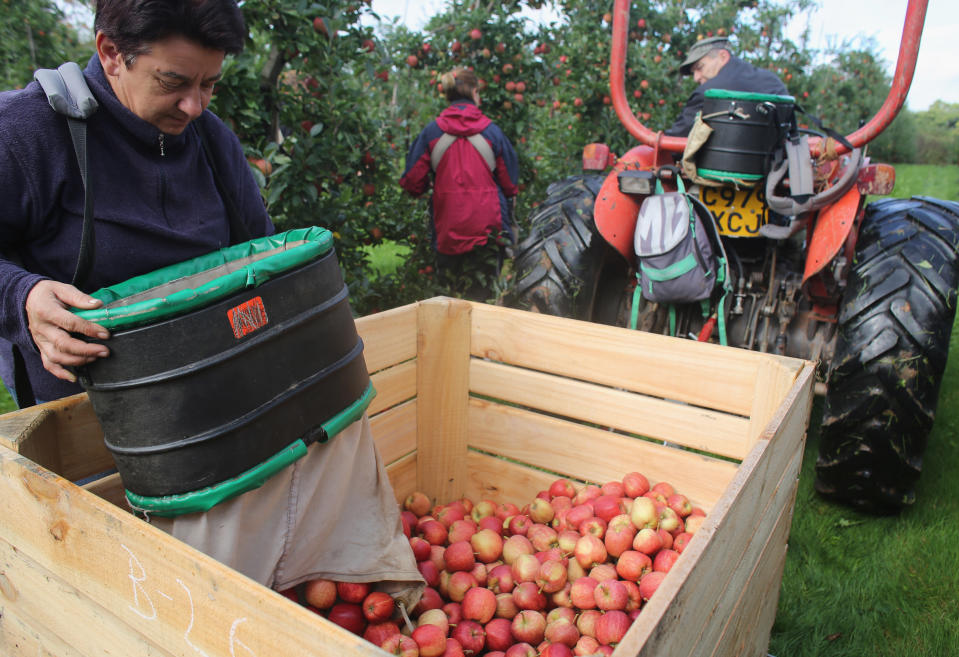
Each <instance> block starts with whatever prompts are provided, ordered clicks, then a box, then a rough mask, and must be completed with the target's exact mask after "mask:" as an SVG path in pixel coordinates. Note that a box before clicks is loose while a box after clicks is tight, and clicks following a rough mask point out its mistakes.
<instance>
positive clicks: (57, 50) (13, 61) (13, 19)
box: [0, 0, 93, 89]
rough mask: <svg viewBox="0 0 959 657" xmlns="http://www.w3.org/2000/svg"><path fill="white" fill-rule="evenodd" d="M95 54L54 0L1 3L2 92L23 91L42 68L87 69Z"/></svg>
mask: <svg viewBox="0 0 959 657" xmlns="http://www.w3.org/2000/svg"><path fill="white" fill-rule="evenodd" d="M91 27H92V26H91ZM92 53H93V47H92V46H91V45H90V44H88V43H84V42H83V39H82V38H81V37H80V35H79V34H78V33H77V29H76V27H75V26H73V25H71V23H70V21H69V20H68V18H67V16H66V15H65V13H64V12H63V10H62V9H61V8H60V6H59V5H58V3H56V2H53V0H31V2H22V1H20V0H2V1H0V89H14V88H16V89H19V88H21V87H23V86H24V85H26V84H27V83H28V82H30V80H32V79H33V72H34V71H35V70H36V69H38V68H56V67H58V66H59V65H60V64H62V63H64V62H66V61H76V62H78V63H79V64H80V66H81V67H82V66H85V65H86V61H87V59H88V58H89V57H90V55H91V54H92Z"/></svg>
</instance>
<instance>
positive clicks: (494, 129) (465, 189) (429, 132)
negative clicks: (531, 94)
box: [400, 100, 519, 255]
mask: <svg viewBox="0 0 959 657" xmlns="http://www.w3.org/2000/svg"><path fill="white" fill-rule="evenodd" d="M443 133H449V134H451V135H454V136H457V137H468V136H470V135H475V134H480V135H482V136H483V138H484V139H486V141H487V142H489V144H490V147H491V148H492V150H493V155H494V158H495V162H496V164H495V167H494V169H493V170H492V171H490V169H489V167H488V166H487V164H486V161H485V160H484V159H483V157H482V155H480V153H479V151H477V150H476V148H475V147H474V146H473V144H471V143H470V142H469V141H467V140H466V139H457V140H456V141H454V142H453V143H452V145H450V147H449V148H448V149H447V150H446V153H444V154H443V158H442V159H441V160H440V161H439V164H438V165H437V167H436V171H435V172H433V171H432V167H431V165H430V157H431V154H432V152H433V148H434V147H435V146H436V142H437V141H439V139H440V137H442V136H443ZM430 181H432V182H433V199H432V203H431V206H430V214H431V218H432V230H433V244H434V246H435V248H436V250H437V251H439V252H440V253H444V254H449V255H456V254H460V253H466V252H468V251H471V250H473V249H474V248H475V247H476V246H478V245H480V244H485V243H486V242H487V240H488V239H489V234H490V233H491V232H496V231H499V230H502V231H504V232H506V233H507V234H509V235H510V237H511V238H515V234H514V232H513V226H512V221H511V218H510V216H509V206H508V205H507V201H506V199H507V198H509V197H513V196H516V193H517V191H518V190H517V187H516V185H517V183H518V181H519V165H518V162H517V158H516V152H515V151H514V150H513V146H512V144H510V142H509V139H507V138H506V135H504V134H503V131H502V130H500V129H499V127H498V126H497V125H496V124H495V123H493V122H492V121H491V120H490V119H489V118H488V117H487V116H485V115H484V114H483V113H482V112H481V111H480V110H479V108H478V107H476V105H475V104H473V103H472V102H471V101H466V100H457V101H455V102H453V103H452V104H451V105H450V106H449V107H447V108H446V109H445V110H443V112H442V113H441V114H440V115H439V116H438V117H437V118H436V120H435V121H431V122H430V124H429V125H427V126H426V127H425V128H424V129H423V131H422V132H421V133H420V135H419V136H418V137H417V138H416V141H415V142H413V146H412V147H411V148H410V152H409V154H407V156H406V171H405V172H404V173H403V177H402V178H400V186H401V187H402V188H403V189H405V190H406V191H407V192H409V193H410V194H411V195H413V196H420V195H422V194H423V193H424V192H426V190H427V189H429V187H430Z"/></svg>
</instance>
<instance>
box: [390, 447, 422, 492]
mask: <svg viewBox="0 0 959 657" xmlns="http://www.w3.org/2000/svg"><path fill="white" fill-rule="evenodd" d="M386 473H387V474H388V475H389V477H390V484H391V485H392V486H393V494H394V495H395V496H396V501H397V503H402V502H403V500H405V499H406V498H407V496H408V495H409V494H410V493H412V492H413V491H415V490H416V453H415V452H414V453H412V454H408V455H406V456H404V457H403V458H401V459H400V460H398V461H394V462H393V463H391V464H390V465H388V466H386Z"/></svg>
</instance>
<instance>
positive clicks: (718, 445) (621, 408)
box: [470, 358, 782, 460]
mask: <svg viewBox="0 0 959 657" xmlns="http://www.w3.org/2000/svg"><path fill="white" fill-rule="evenodd" d="M470 391H471V392H473V393H475V394H480V395H487V396H491V397H496V398H497V399H502V400H504V401H507V402H511V403H514V404H520V405H522V406H528V407H531V408H536V409H540V410H543V411H546V412H549V413H555V414H557V415H564V416H567V417H571V418H575V419H577V420H582V421H584V422H592V423H594V424H601V425H603V426H608V427H613V428H616V429H619V430H621V431H627V432H632V433H638V432H642V434H643V435H644V436H646V437H648V438H655V439H657V440H668V441H669V442H671V443H675V444H678V445H683V446H684V447H691V448H693V449H698V450H703V451H708V452H711V453H713V454H718V455H720V456H726V457H730V458H734V459H737V460H742V459H743V457H745V456H746V454H747V453H748V452H749V448H750V447H751V446H752V443H753V442H755V441H750V440H749V435H748V433H747V429H748V428H749V420H747V419H746V418H743V417H739V416H737V415H729V414H728V413H720V412H718V411H712V410H708V409H704V408H699V407H696V406H690V405H688V404H682V403H679V402H672V401H665V400H662V399H658V398H654V397H648V396H646V395H640V394H637V393H632V392H626V391H623V390H616V389H613V388H607V387H605V386H600V385H596V384H593V383H584V382H582V381H576V380H573V379H568V378H565V377H561V376H555V375H552V374H544V373H543V372H536V371H533V370H526V369H522V368H518V367H510V366H509V365H503V364H502V363H496V362H492V361H484V360H480V359H477V358H474V359H472V361H471V363H470ZM779 399H782V395H780V397H779ZM767 418H768V416H767ZM764 424H765V423H764Z"/></svg>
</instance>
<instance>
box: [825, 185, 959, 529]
mask: <svg viewBox="0 0 959 657" xmlns="http://www.w3.org/2000/svg"><path fill="white" fill-rule="evenodd" d="M957 256H959V204H957V203H952V202H946V201H937V200H935V199H929V198H920V197H915V198H913V199H911V200H903V199H885V200H881V201H877V202H875V203H872V204H870V205H869V206H868V207H867V208H866V215H865V218H864V220H863V223H862V227H861V229H860V232H859V239H858V243H857V245H856V256H855V261H854V263H853V265H852V269H851V270H850V273H849V280H848V284H847V287H846V290H845V293H844V296H843V300H842V305H841V309H840V313H839V326H838V330H839V335H838V340H837V344H836V351H835V356H834V358H833V362H832V364H831V368H830V372H829V377H828V392H827V394H826V401H825V406H824V410H823V425H822V431H821V436H820V445H819V458H818V460H817V462H816V483H815V486H816V490H817V491H819V493H821V494H822V495H824V496H825V497H827V498H830V499H833V500H836V501H839V502H841V503H844V504H847V505H849V506H852V507H855V508H857V509H860V510H863V511H867V512H870V513H877V514H892V513H898V512H899V511H901V510H902V508H903V507H905V506H908V505H910V504H912V503H913V502H914V500H915V491H914V487H915V484H916V481H917V480H918V478H919V474H920V471H921V469H922V457H923V452H924V451H925V448H926V441H927V438H928V435H929V431H930V430H931V428H932V424H933V419H934V418H935V413H936V404H937V401H938V397H939V385H940V383H941V382H942V376H943V371H944V369H945V365H946V356H947V354H948V350H949V337H950V334H951V331H952V324H953V319H954V316H955V312H956V287H957V283H959V266H957V259H959V257H957Z"/></svg>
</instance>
